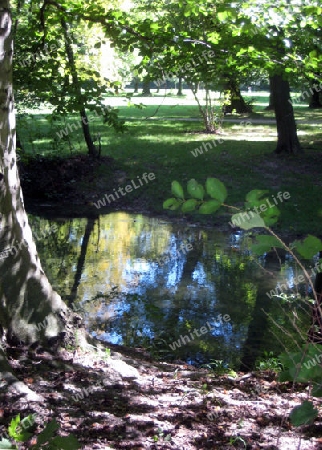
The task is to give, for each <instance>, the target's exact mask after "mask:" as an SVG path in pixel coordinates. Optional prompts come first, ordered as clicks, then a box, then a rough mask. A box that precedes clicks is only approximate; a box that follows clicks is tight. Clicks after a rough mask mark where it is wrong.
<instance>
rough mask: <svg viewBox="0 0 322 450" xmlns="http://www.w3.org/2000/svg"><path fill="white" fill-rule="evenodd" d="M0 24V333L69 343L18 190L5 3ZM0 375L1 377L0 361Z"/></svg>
mask: <svg viewBox="0 0 322 450" xmlns="http://www.w3.org/2000/svg"><path fill="white" fill-rule="evenodd" d="M0 23H1V26H2V29H1V33H0V45H1V48H2V49H3V50H2V52H1V54H0V123H1V127H0V193H1V197H0V211H1V215H0V325H1V326H0V332H1V335H2V336H3V335H6V337H7V341H8V343H10V342H17V341H20V342H24V343H29V344H31V343H34V342H37V341H41V342H42V343H44V344H49V345H52V344H53V343H56V342H58V341H59V340H60V339H62V340H63V339H65V340H66V339H67V340H68V339H69V338H70V341H71V342H73V341H74V338H73V334H74V330H73V329H72V328H73V327H72V326H70V323H68V322H70V321H71V320H72V319H73V314H72V312H71V311H69V310H68V308H67V306H66V305H65V303H64V302H63V301H62V299H61V298H60V296H59V295H58V294H57V293H56V292H55V291H54V290H53V289H52V287H51V285H50V283H49V281H48V279H47V277H46V275H45V273H44V272H43V270H42V267H41V264H40V261H39V257H38V255H37V250H36V245H35V242H34V240H33V237H32V232H31V229H30V226H29V223H28V217H27V214H26V211H25V208H24V202H23V196H22V191H21V187H20V180H19V174H18V170H17V165H16V124H15V113H14V105H13V88H12V55H13V43H12V35H11V16H10V10H9V1H2V0H0ZM0 338H1V336H0ZM83 343H85V341H84V340H83ZM1 371H2V372H7V365H6V363H5V361H4V358H3V357H0V372H1Z"/></svg>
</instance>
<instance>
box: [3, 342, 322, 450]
mask: <svg viewBox="0 0 322 450" xmlns="http://www.w3.org/2000/svg"><path fill="white" fill-rule="evenodd" d="M110 347H111V348H112V352H111V355H110V356H108V355H107V354H104V353H103V352H102V351H100V353H98V352H93V353H87V354H84V353H82V352H81V351H80V350H79V349H77V350H75V351H70V352H68V351H64V352H63V353H61V354H60V355H59V356H58V357H57V356H52V355H50V354H49V353H45V352H42V351H41V350H38V351H37V352H34V353H33V354H31V353H30V350H29V353H28V351H27V350H26V349H24V348H14V349H11V350H10V353H9V355H10V357H9V361H10V364H11V366H12V367H13V368H14V371H15V373H16V375H17V377H18V378H19V379H20V380H21V381H24V382H25V383H26V384H27V385H28V386H29V387H30V388H31V389H32V390H33V391H34V392H36V393H37V394H39V395H41V396H42V397H43V401H42V402H40V403H36V402H25V401H24V399H23V398H19V396H18V395H16V396H15V395H12V394H10V395H9V394H7V393H5V392H3V391H2V392H1V388H0V395H1V403H0V405H1V409H0V435H1V434H2V433H3V432H4V431H5V429H6V427H5V426H7V425H8V423H9V422H10V420H11V418H12V417H14V416H15V415H16V414H18V413H20V415H21V417H26V416H27V415H28V414H30V413H36V414H37V418H36V423H37V430H36V433H39V432H40V431H41V429H42V428H43V426H44V423H46V422H48V421H50V420H52V419H53V418H56V420H57V421H58V422H59V424H60V433H61V434H62V435H68V434H70V433H72V434H74V435H75V436H76V437H77V438H78V439H79V441H80V442H81V444H82V449H84V450H91V449H128V450H134V449H137V450H138V449H155V450H156V449H162V450H166V449H169V450H170V449H173V450H192V449H226V450H228V449H235V448H240V449H242V448H244V449H249V450H250V449H252V450H255V449H256V450H258V449H266V450H278V449H282V450H288V449H289V450H295V449H302V450H309V449H311V450H313V449H320V448H322V422H321V420H317V421H316V422H315V423H314V424H313V425H311V426H309V427H303V428H302V429H295V428H293V427H292V426H291V425H290V424H289V422H288V414H289V412H290V410H291V409H292V408H293V407H294V406H296V405H298V404H299V403H300V402H301V400H303V399H305V398H306V397H307V390H306V389H305V387H304V386H301V385H297V386H295V389H296V391H297V392H296V393H294V392H293V391H292V386H291V384H288V383H281V384H279V383H277V382H276V380H275V376H274V375H273V374H272V373H270V372H265V373H261V374H257V376H255V374H253V373H249V374H238V377H237V378H235V379H233V378H232V377H229V376H227V375H224V376H218V375H217V376H216V375H214V374H212V373H209V372H207V371H206V370H201V369H196V368H193V367H191V366H187V365H184V364H182V363H180V362H178V364H168V363H153V362H152V360H151V359H150V358H149V356H148V355H147V354H145V353H144V351H143V350H142V349H129V348H124V347H118V346H116V345H111V346H110ZM0 386H1V382H0ZM315 406H316V407H319V408H320V407H321V401H320V400H317V399H315ZM313 436H314V437H313ZM31 442H32V441H29V443H27V445H22V446H21V447H20V448H21V449H22V450H25V449H27V448H30V444H31Z"/></svg>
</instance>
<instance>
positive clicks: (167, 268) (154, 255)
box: [30, 212, 291, 367]
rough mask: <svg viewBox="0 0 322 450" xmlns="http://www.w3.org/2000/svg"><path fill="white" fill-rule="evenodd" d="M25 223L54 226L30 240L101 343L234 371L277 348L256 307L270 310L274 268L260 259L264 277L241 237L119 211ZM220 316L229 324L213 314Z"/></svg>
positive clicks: (35, 227)
mask: <svg viewBox="0 0 322 450" xmlns="http://www.w3.org/2000/svg"><path fill="white" fill-rule="evenodd" d="M30 222H31V226H32V229H33V230H35V231H36V233H37V234H38V236H42V235H41V231H42V230H44V229H48V228H50V227H51V226H52V225H53V223H57V225H58V231H57V232H56V233H52V234H47V235H45V237H44V238H43V239H41V238H39V239H38V241H37V248H38V252H39V254H40V258H41V261H42V265H43V267H44V270H45V272H46V274H47V275H48V278H49V279H50V281H51V282H52V284H53V286H54V287H55V289H56V290H57V291H58V292H59V293H60V294H61V295H62V297H63V298H64V300H66V301H67V302H68V303H69V304H71V303H73V304H74V305H76V306H77V308H80V309H81V310H82V314H84V317H85V320H86V326H87V328H88V330H89V331H90V332H91V333H92V334H93V335H95V336H98V337H99V338H100V339H105V340H107V341H109V342H112V343H117V344H123V345H128V346H140V345H143V346H145V347H147V348H149V349H150V350H152V351H153V350H154V351H155V352H156V351H157V352H158V355H162V357H163V358H171V359H174V358H177V359H183V360H186V361H188V362H193V363H204V362H207V361H209V360H211V359H212V360H222V361H225V362H226V363H229V364H230V365H232V366H235V367H237V366H238V365H239V363H240V360H241V359H242V357H243V361H244V363H245V364H246V363H247V364H249V365H251V364H252V363H253V360H254V357H255V356H256V355H257V354H259V353H260V352H261V351H262V350H263V349H265V350H270V349H274V345H275V347H278V344H275V343H272V338H271V335H270V333H269V324H268V322H267V317H266V316H264V315H263V312H262V309H263V308H264V309H265V308H266V309H267V310H270V311H271V312H272V311H274V307H273V305H272V302H270V301H269V299H268V297H267V296H266V295H265V294H266V292H267V290H269V289H272V288H273V287H274V286H275V285H276V282H277V280H278V277H279V275H280V272H279V270H278V268H277V266H274V265H272V264H271V265H270V267H268V264H269V263H267V262H264V261H262V262H263V264H265V265H266V269H269V270H270V271H271V273H273V275H274V276H273V277H271V278H269V279H268V278H267V275H266V274H265V273H264V272H263V270H262V269H260V267H259V263H258V261H253V260H252V259H251V257H250V255H249V252H248V250H245V249H244V248H243V240H242V239H241V234H240V233H235V234H231V235H227V234H223V233H221V232H217V231H216V230H213V229H199V228H197V227H192V226H191V227H190V226H183V225H180V226H179V225H176V224H173V223H167V222H165V221H160V220H158V219H153V218H152V219H151V218H147V217H144V216H142V215H130V214H126V213H121V212H118V213H112V214H109V215H105V216H101V217H99V218H98V219H85V218H84V219H73V220H60V221H56V222H50V221H48V220H45V219H40V218H39V217H30ZM287 264H288V266H287ZM285 267H286V268H285V270H289V267H291V264H290V263H287V262H286V266H285ZM272 308H273V309H272ZM277 314H280V312H277ZM220 315H221V316H220ZM225 315H226V316H228V317H229V320H227V321H220V320H219V319H218V317H224V316H225ZM207 323H208V324H209V326H208V325H207ZM205 327H208V328H205ZM202 329H203V332H201V331H200V330H202ZM205 329H206V332H205ZM175 343H176V344H175ZM246 348H248V350H247V351H246ZM254 348H255V350H254ZM254 355H255V356H254Z"/></svg>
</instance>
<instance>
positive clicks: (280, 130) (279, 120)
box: [272, 74, 303, 154]
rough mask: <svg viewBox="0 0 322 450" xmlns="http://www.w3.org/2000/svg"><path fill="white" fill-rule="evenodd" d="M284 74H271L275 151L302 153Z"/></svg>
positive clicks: (288, 87) (288, 86)
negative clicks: (275, 135)
mask: <svg viewBox="0 0 322 450" xmlns="http://www.w3.org/2000/svg"><path fill="white" fill-rule="evenodd" d="M283 75H284V74H278V75H273V76H272V94H273V98H274V102H275V118H276V125H277V147H276V149H275V153H278V154H279V153H287V154H298V153H303V149H302V148H301V145H300V142H299V140H298V137H297V132H296V123H295V118H294V111H293V106H292V101H291V97H290V85H289V82H288V81H287V80H286V79H285V78H284V77H283Z"/></svg>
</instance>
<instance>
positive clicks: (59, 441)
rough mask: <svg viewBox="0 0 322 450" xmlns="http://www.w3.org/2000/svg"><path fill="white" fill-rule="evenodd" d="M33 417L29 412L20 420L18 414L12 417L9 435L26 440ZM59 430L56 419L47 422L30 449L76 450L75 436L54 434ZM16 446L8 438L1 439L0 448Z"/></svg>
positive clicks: (14, 447) (77, 447)
mask: <svg viewBox="0 0 322 450" xmlns="http://www.w3.org/2000/svg"><path fill="white" fill-rule="evenodd" d="M34 422H35V419H34V415H33V414H30V415H29V416H28V417H25V418H24V419H22V420H20V414H18V415H17V416H16V417H14V418H13V419H12V420H11V422H10V425H9V427H8V433H9V436H10V437H11V438H12V439H13V440H14V441H16V442H26V441H27V440H28V439H29V438H30V437H31V436H32V434H31V433H28V432H27V431H26V430H30V429H32V427H33V425H34ZM58 430H59V425H58V423H57V422H56V420H55V419H54V420H52V421H51V422H49V423H47V425H46V426H45V428H44V430H43V431H42V432H41V433H40V434H38V435H37V444H35V445H32V446H31V447H30V448H31V449H32V450H45V449H48V450H55V449H56V450H77V449H79V448H80V447H81V446H80V444H79V442H78V441H77V439H76V438H75V436H73V435H69V436H64V437H61V436H55V434H56V432H57V431H58ZM17 448H18V447H17V446H16V445H14V444H11V442H10V441H9V440H8V439H1V441H0V449H7V450H11V449H17Z"/></svg>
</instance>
